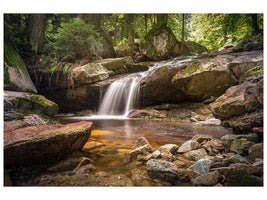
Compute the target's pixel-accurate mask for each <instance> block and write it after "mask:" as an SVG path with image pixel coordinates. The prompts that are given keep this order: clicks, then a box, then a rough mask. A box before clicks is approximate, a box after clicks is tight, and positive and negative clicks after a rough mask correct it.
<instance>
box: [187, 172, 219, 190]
mask: <svg viewBox="0 0 267 200" xmlns="http://www.w3.org/2000/svg"><path fill="white" fill-rule="evenodd" d="M220 176H221V175H220V173H219V172H218V171H213V172H209V173H207V174H203V175H201V176H198V177H196V178H194V179H192V180H191V183H192V185H193V186H213V185H216V184H217V183H218V181H219V180H220Z"/></svg>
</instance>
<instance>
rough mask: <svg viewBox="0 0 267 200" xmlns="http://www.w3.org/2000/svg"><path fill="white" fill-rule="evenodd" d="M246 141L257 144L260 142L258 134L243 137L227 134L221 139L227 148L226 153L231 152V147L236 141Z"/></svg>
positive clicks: (242, 135) (243, 135)
mask: <svg viewBox="0 0 267 200" xmlns="http://www.w3.org/2000/svg"><path fill="white" fill-rule="evenodd" d="M242 138H243V139H246V140H247V141H251V142H256V141H257V140H258V136H257V134H255V133H253V134H241V135H233V134H226V135H224V136H223V137H221V141H222V144H223V145H224V146H225V148H226V151H230V147H231V144H232V142H233V141H234V140H235V139H242Z"/></svg>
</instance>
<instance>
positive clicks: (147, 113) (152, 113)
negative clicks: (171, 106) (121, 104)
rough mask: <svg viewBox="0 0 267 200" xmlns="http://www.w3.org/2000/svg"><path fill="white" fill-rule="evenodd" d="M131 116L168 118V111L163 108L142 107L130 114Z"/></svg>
mask: <svg viewBox="0 0 267 200" xmlns="http://www.w3.org/2000/svg"><path fill="white" fill-rule="evenodd" d="M129 117H130V118H145V119H153V118H166V117H167V113H166V111H163V110H160V111H158V110H155V109H142V110H135V111H133V112H131V113H130V114H129Z"/></svg>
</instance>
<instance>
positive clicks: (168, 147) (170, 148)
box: [159, 144, 179, 154]
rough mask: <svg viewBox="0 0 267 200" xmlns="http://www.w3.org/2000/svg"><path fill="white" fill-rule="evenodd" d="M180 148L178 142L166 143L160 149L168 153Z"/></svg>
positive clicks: (173, 152)
mask: <svg viewBox="0 0 267 200" xmlns="http://www.w3.org/2000/svg"><path fill="white" fill-rule="evenodd" d="M178 148H179V146H177V145H176V144H165V145H163V146H161V147H160V148H159V151H160V153H162V154H168V153H172V154H175V153H176V152H177V149H178Z"/></svg>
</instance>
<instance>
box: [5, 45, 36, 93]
mask: <svg viewBox="0 0 267 200" xmlns="http://www.w3.org/2000/svg"><path fill="white" fill-rule="evenodd" d="M4 88H5V90H14V91H21V92H32V93H37V90H36V88H35V86H34V84H33V82H32V80H31V78H30V76H29V73H28V71H27V68H26V66H25V64H24V62H23V60H22V58H21V57H20V55H19V54H18V53H17V52H16V50H15V49H14V48H13V47H11V46H10V45H9V44H7V43H5V44H4Z"/></svg>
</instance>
